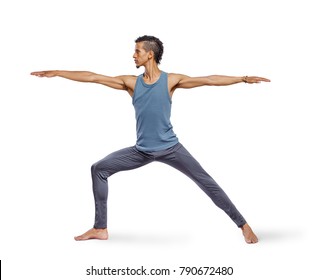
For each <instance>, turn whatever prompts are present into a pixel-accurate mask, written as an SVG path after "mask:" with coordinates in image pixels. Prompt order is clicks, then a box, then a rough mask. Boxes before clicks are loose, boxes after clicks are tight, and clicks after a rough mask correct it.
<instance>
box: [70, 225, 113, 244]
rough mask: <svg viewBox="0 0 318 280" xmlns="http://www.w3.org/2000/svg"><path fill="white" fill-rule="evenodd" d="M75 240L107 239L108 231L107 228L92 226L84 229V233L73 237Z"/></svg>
mask: <svg viewBox="0 0 318 280" xmlns="http://www.w3.org/2000/svg"><path fill="white" fill-rule="evenodd" d="M74 239H75V240H76V241H82V240H88V239H100V240H107V239H108V232H107V228H101V229H98V228H92V229H90V230H88V231H86V232H85V233H84V234H82V235H79V236H76V237H74Z"/></svg>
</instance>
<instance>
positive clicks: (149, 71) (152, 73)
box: [143, 64, 161, 84]
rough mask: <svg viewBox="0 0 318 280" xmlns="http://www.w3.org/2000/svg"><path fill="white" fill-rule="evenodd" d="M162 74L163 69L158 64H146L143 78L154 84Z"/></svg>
mask: <svg viewBox="0 0 318 280" xmlns="http://www.w3.org/2000/svg"><path fill="white" fill-rule="evenodd" d="M160 74H161V70H160V69H159V67H158V66H157V64H154V65H152V67H147V66H145V72H144V74H143V76H144V77H143V79H144V81H145V82H146V83H148V84H152V83H154V82H156V81H157V80H158V79H159V77H160Z"/></svg>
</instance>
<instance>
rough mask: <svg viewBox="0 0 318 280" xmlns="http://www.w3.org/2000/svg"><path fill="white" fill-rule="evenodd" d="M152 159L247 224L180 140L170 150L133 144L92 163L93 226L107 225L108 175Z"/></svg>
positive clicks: (142, 164)
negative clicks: (185, 178) (145, 149)
mask: <svg viewBox="0 0 318 280" xmlns="http://www.w3.org/2000/svg"><path fill="white" fill-rule="evenodd" d="M153 161H158V162H162V163H166V164H168V165H170V166H172V167H174V168H176V169H178V170H179V171H181V172H182V173H184V174H185V175H187V176H188V177H189V178H190V179H192V180H193V181H194V182H195V183H196V184H197V185H198V186H199V187H200V188H201V189H202V190H203V191H204V192H205V193H206V194H207V195H208V196H209V197H210V198H211V199H212V201H213V202H214V203H215V204H216V205H217V206H218V207H220V208H221V209H222V210H223V211H224V212H225V213H226V214H227V215H228V216H229V217H230V218H231V219H232V220H233V222H234V223H235V224H236V225H237V226H238V227H241V226H243V225H244V224H245V223H246V221H245V219H244V218H243V216H242V215H241V214H240V213H239V211H238V210H237V209H236V207H235V206H234V204H233V203H232V202H231V200H230V199H229V198H228V196H227V195H226V194H225V192H224V191H223V190H222V189H221V188H220V187H219V185H218V184H217V183H216V182H215V181H214V180H213V178H212V177H211V176H210V175H209V174H208V173H207V172H206V171H204V169H203V168H202V167H201V165H200V164H199V163H198V162H197V161H196V160H195V159H194V158H193V156H191V155H190V153H189V152H188V151H187V150H186V149H185V148H184V147H183V146H182V145H181V144H180V143H178V144H176V145H175V146H173V147H171V148H169V149H167V150H164V151H159V152H151V153H148V152H147V153H146V152H141V151H139V150H137V148H136V147H135V146H133V147H129V148H125V149H122V150H119V151H116V152H114V153H111V154H110V155H108V156H106V157H105V158H104V159H102V160H100V161H98V162H97V163H95V164H93V166H92V179H93V192H94V199H95V224H94V228H106V227H107V196H108V181H107V179H108V177H109V176H111V175H113V174H115V173H116V172H119V171H124V170H131V169H135V168H138V167H141V166H144V165H146V164H148V163H150V162H153Z"/></svg>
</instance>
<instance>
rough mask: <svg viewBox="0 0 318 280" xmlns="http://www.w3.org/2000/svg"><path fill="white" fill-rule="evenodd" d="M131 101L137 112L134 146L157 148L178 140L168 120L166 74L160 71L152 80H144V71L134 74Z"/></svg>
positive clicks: (154, 149) (166, 146)
mask: <svg viewBox="0 0 318 280" xmlns="http://www.w3.org/2000/svg"><path fill="white" fill-rule="evenodd" d="M132 102H133V105H134V108H135V115H136V131H137V143H136V148H137V149H138V150H140V151H144V152H157V151H161V150H165V149H168V148H170V147H172V146H174V145H176V144H177V143H178V138H177V136H176V134H175V133H174V132H173V129H172V125H171V122H170V116H171V103H172V102H171V97H170V95H169V92H168V74H167V73H165V72H161V75H160V78H159V79H158V80H157V81H156V82H155V83H153V84H146V83H145V82H144V80H143V75H140V76H138V77H137V81H136V85H135V90H134V95H133V100H132Z"/></svg>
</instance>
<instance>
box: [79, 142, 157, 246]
mask: <svg viewBox="0 0 318 280" xmlns="http://www.w3.org/2000/svg"><path fill="white" fill-rule="evenodd" d="M152 161H153V159H152V158H151V157H149V156H147V155H146V154H144V153H142V152H140V151H138V150H137V149H136V147H134V146H133V147H129V148H125V149H122V150H119V151H116V152H114V153H111V154H109V155H108V156H106V157H105V158H104V159H102V160H100V161H98V162H97V163H95V164H93V165H92V168H91V172H92V180H93V193H94V200H95V223H94V227H93V228H92V229H90V230H89V231H87V232H85V233H84V234H82V235H80V236H77V237H75V240H87V239H107V238H108V233H107V197H108V178H109V177H110V176H111V175H113V174H115V173H117V172H119V171H125V170H132V169H135V168H138V167H141V166H144V165H146V164H148V163H150V162H152Z"/></svg>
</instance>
